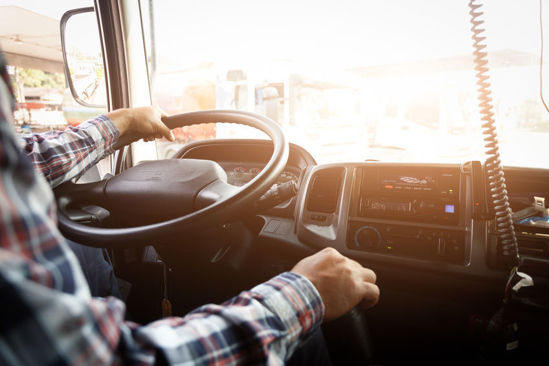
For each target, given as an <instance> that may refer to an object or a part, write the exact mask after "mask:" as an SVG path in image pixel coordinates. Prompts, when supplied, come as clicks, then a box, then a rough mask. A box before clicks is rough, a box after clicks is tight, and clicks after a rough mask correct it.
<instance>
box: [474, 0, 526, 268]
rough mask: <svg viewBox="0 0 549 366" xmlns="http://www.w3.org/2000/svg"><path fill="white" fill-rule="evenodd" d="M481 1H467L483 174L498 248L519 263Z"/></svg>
mask: <svg viewBox="0 0 549 366" xmlns="http://www.w3.org/2000/svg"><path fill="white" fill-rule="evenodd" d="M481 7H482V4H478V3H476V0H470V1H469V8H470V11H469V15H471V31H472V32H473V36H472V39H473V48H474V51H473V58H474V59H473V62H474V65H475V66H474V69H475V71H476V74H475V76H476V79H477V82H476V84H477V86H478V89H477V92H478V96H477V98H478V102H479V108H480V114H481V120H482V121H483V123H482V133H483V135H484V136H485V137H484V142H485V145H484V147H485V148H486V150H485V153H486V163H485V168H486V177H487V181H488V187H489V196H490V199H491V203H492V204H493V209H494V213H495V225H496V230H497V233H498V236H499V238H500V240H501V251H502V254H503V255H504V258H506V260H510V261H511V262H512V264H513V265H514V266H517V265H518V263H519V253H518V243H517V237H516V235H515V228H514V225H513V218H512V211H511V206H510V205H509V198H508V197H507V186H506V185H505V178H504V174H503V168H502V166H501V160H500V154H499V142H498V136H497V130H496V122H495V120H494V112H493V109H494V108H493V105H492V91H491V90H490V76H489V75H488V71H489V69H488V52H487V51H486V44H485V43H484V41H485V40H486V36H484V35H482V34H483V33H484V31H485V29H484V28H483V27H482V25H483V24H484V20H483V19H481V17H482V15H483V14H484V13H483V12H482V11H481V10H480V8H481Z"/></svg>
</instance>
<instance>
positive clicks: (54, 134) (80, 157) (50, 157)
mask: <svg viewBox="0 0 549 366" xmlns="http://www.w3.org/2000/svg"><path fill="white" fill-rule="evenodd" d="M119 135H120V133H119V131H118V129H117V127H116V126H115V125H114V123H113V122H112V121H111V120H110V119H109V118H108V117H106V116H99V117H97V118H95V119H92V120H89V121H86V122H84V123H82V124H81V125H79V126H77V127H68V128H67V129H65V130H64V131H50V132H47V133H42V134H32V135H28V136H23V137H22V140H23V149H24V151H25V153H26V154H27V156H28V157H29V158H30V159H31V160H32V163H33V165H34V167H35V168H36V169H37V170H39V171H40V172H42V174H43V175H44V176H45V177H46V180H47V181H48V182H49V184H50V185H51V186H52V187H56V186H58V185H59V184H61V183H63V182H66V181H68V180H70V179H73V178H77V177H80V176H81V175H82V174H84V173H85V172H86V170H87V169H88V168H90V167H92V166H93V165H95V164H96V163H97V162H98V161H99V160H101V159H102V158H103V157H105V156H106V155H108V154H110V153H111V152H112V147H113V145H114V143H115V142H116V141H117V139H118V137H119Z"/></svg>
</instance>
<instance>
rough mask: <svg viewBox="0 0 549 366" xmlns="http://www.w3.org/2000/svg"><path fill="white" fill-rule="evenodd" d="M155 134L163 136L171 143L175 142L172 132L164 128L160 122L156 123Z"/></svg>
mask: <svg viewBox="0 0 549 366" xmlns="http://www.w3.org/2000/svg"><path fill="white" fill-rule="evenodd" d="M156 132H158V133H159V134H160V137H162V136H163V137H165V138H167V139H168V140H170V141H172V142H173V141H175V136H174V135H173V133H172V131H171V130H170V129H169V128H168V127H166V125H165V124H164V123H163V122H162V121H160V122H158V125H157V131H156Z"/></svg>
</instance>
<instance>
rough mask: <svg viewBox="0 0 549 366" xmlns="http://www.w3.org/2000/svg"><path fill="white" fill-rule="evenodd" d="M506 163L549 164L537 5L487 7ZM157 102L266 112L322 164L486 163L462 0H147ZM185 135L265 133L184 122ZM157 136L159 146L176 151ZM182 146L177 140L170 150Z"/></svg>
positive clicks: (179, 108)
mask: <svg viewBox="0 0 549 366" xmlns="http://www.w3.org/2000/svg"><path fill="white" fill-rule="evenodd" d="M484 3H485V6H484V7H483V9H484V11H485V15H484V17H483V19H484V20H485V21H486V24H485V28H486V30H487V31H486V33H485V35H486V36H487V45H488V51H489V56H490V58H489V66H490V77H491V82H492V91H493V105H494V112H495V120H496V123H497V126H498V129H499V130H498V132H499V140H500V144H501V153H502V161H503V164H505V165H514V166H532V167H544V168H548V167H549V159H547V158H546V157H544V154H545V149H544V142H545V141H547V139H548V137H549V113H548V112H547V111H546V110H545V109H544V107H543V104H542V103H541V100H540V96H539V95H540V25H539V17H540V14H539V11H540V9H539V3H538V2H537V1H536V0H528V1H521V2H517V1H501V0H498V1H495V0H491V1H485V2H484ZM142 8H143V9H144V18H145V19H144V20H145V23H146V25H147V31H148V32H147V33H148V34H147V36H146V39H147V43H148V56H149V61H150V67H151V72H150V76H151V86H152V92H153V101H154V102H155V103H156V104H158V105H160V106H161V107H162V108H163V109H164V110H166V112H168V113H169V114H171V113H180V112H185V111H193V110H202V109H211V108H220V109H240V110H248V111H254V112H258V113H261V114H264V115H266V116H268V117H270V118H272V119H273V120H275V121H277V122H278V124H279V125H280V126H281V127H282V128H283V129H284V131H285V132H286V134H287V136H288V137H289V139H290V141H291V142H295V143H297V144H299V145H301V146H303V147H305V148H306V149H307V150H309V151H310V152H311V153H312V154H313V156H314V157H315V158H316V159H317V161H318V162H319V163H325V162H340V161H365V160H368V159H375V160H382V161H405V162H464V161H467V160H484V155H483V153H484V148H483V142H482V132H481V127H480V115H479V108H478V102H477V94H476V85H475V81H476V80H475V78H474V71H473V57H472V56H471V54H472V40H471V31H470V27H471V26H470V23H469V18H470V16H469V13H468V12H469V8H468V6H467V3H466V2H465V1H444V2H442V1H436V0H432V1H357V0H337V1H331V2H330V1H293V0H275V1H254V0H241V1H225V0H223V1H220V0H196V1H184V2H163V1H157V2H153V3H152V5H151V4H150V2H142ZM176 136H177V138H178V141H179V142H180V143H186V142H189V141H192V140H196V139H204V138H231V137H238V138H248V137H258V136H260V135H258V133H255V132H250V131H249V130H248V129H247V128H245V127H236V126H233V125H225V124H217V125H202V126H196V127H192V128H185V129H184V130H183V129H182V130H181V131H178V132H177V133H176ZM166 144H167V143H166V142H162V143H160V144H159V147H160V150H161V153H162V151H164V153H166V154H167V152H168V151H171V150H170V147H169V146H167V145H166ZM172 149H173V148H172Z"/></svg>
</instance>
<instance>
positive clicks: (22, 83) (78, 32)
mask: <svg viewBox="0 0 549 366" xmlns="http://www.w3.org/2000/svg"><path fill="white" fill-rule="evenodd" d="M6 3H7V5H3V6H0V22H1V23H2V28H0V48H1V49H2V52H3V53H4V55H5V57H6V60H7V63H8V72H9V74H10V78H11V82H12V85H13V90H14V93H15V98H16V102H17V104H16V110H15V112H14V117H15V130H16V132H17V133H19V134H29V133H40V132H45V131H49V130H63V129H65V128H67V127H68V126H77V125H79V124H80V123H82V122H84V121H86V120H87V119H90V118H93V117H95V116H97V115H99V114H101V113H105V112H106V108H105V107H97V106H94V107H90V106H83V105H81V104H79V103H78V102H77V101H76V100H75V99H74V98H73V96H72V94H71V91H70V89H69V84H68V83H67V80H66V78H65V73H64V64H63V54H62V48H61V36H60V20H61V17H62V16H63V14H64V13H65V12H66V11H68V10H70V9H73V8H75V7H89V6H93V1H92V0H78V1H69V0H61V1H56V2H37V1H25V0H24V1H14V2H11V3H10V2H3V3H2V4H6ZM90 18H92V19H95V16H91V17H90ZM81 23H82V24H81V25H80V26H78V27H76V26H75V27H73V29H71V30H70V31H71V32H72V33H71V38H70V39H69V40H70V41H71V45H72V48H71V49H69V52H70V53H71V55H72V56H73V60H74V62H73V65H71V68H72V70H71V71H72V72H74V74H73V75H74V78H75V80H78V83H79V84H78V87H79V88H81V90H84V91H86V92H89V93H90V95H95V96H96V99H98V100H101V99H102V100H103V101H105V100H106V98H105V95H106V93H105V91H106V89H105V83H104V76H103V75H102V69H103V65H102V59H101V47H100V44H99V35H98V32H97V31H96V29H97V24H96V23H95V24H93V23H92V24H90V23H89V22H88V23H84V22H81ZM77 45H81V47H80V48H78V47H76V46H77ZM90 54H94V55H95V56H97V57H95V58H91V57H89V55H90ZM98 60H99V61H98ZM98 64H100V66H101V67H98ZM92 75H93V76H94V77H93V78H92V77H91V76H92ZM97 80H101V81H99V82H98V81H97ZM97 96H99V97H97ZM94 104H103V105H104V104H105V103H104V102H103V103H94ZM98 170H99V171H98ZM109 171H110V162H108V161H106V162H102V163H101V164H99V167H98V169H95V172H92V173H91V174H92V175H95V176H97V175H101V176H102V175H104V174H105V173H107V172H109Z"/></svg>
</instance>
